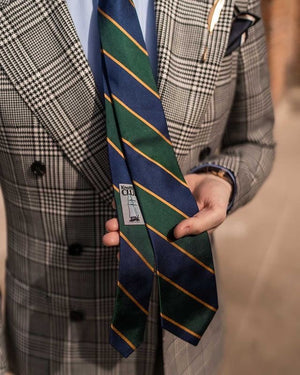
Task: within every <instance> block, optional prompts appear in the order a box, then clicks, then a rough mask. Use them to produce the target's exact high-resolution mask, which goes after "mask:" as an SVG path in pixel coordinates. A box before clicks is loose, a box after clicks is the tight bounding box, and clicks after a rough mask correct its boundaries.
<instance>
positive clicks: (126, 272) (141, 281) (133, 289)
mask: <svg viewBox="0 0 300 375" xmlns="http://www.w3.org/2000/svg"><path fill="white" fill-rule="evenodd" d="M145 236H147V232H146V230H145ZM120 242H121V243H120V245H121V249H120V250H121V251H120V265H119V280H120V283H121V284H122V285H123V286H124V287H125V289H127V290H128V292H129V293H130V294H132V296H133V297H134V298H135V299H136V300H137V301H138V302H139V303H140V304H141V305H142V306H143V307H144V308H145V309H146V310H148V303H149V298H150V294H151V290H152V281H153V272H152V271H151V270H150V269H149V268H148V267H147V266H146V264H145V263H144V262H143V261H142V260H141V258H140V257H139V256H138V255H137V254H136V253H135V252H134V251H133V250H132V249H131V247H130V246H129V245H128V244H127V242H126V241H124V239H123V238H121V239H120ZM149 263H150V262H149Z"/></svg>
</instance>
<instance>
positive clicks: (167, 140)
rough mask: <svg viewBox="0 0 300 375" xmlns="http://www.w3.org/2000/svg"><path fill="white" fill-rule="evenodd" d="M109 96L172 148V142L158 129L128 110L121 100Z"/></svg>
mask: <svg viewBox="0 0 300 375" xmlns="http://www.w3.org/2000/svg"><path fill="white" fill-rule="evenodd" d="M111 96H112V98H113V99H115V100H116V101H117V102H118V103H119V104H120V105H121V106H122V107H124V108H125V109H126V110H127V111H128V112H130V113H131V114H132V115H133V116H135V117H136V118H137V119H139V120H140V121H142V122H143V123H144V124H145V125H147V126H148V127H149V128H151V129H152V130H153V131H155V133H157V134H158V135H159V136H160V137H161V138H162V139H163V140H164V141H166V142H167V143H168V144H169V145H171V146H172V142H171V141H170V140H169V139H168V138H167V137H165V136H164V135H163V134H162V133H161V132H160V131H159V130H158V129H156V127H155V126H153V125H152V124H150V122H148V121H147V120H145V119H144V118H143V117H142V116H140V115H139V114H137V113H136V112H134V111H133V110H132V109H131V108H129V107H128V106H127V105H126V104H125V103H124V102H122V100H120V99H119V98H117V97H116V96H115V95H114V94H112V95H111Z"/></svg>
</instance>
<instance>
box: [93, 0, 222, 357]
mask: <svg viewBox="0 0 300 375" xmlns="http://www.w3.org/2000/svg"><path fill="white" fill-rule="evenodd" d="M98 11H99V25H100V28H99V29H100V38H101V45H102V54H103V56H104V59H103V61H104V68H103V71H104V72H105V74H104V77H105V82H106V85H105V94H104V96H105V108H106V125H107V136H108V143H109V156H110V163H111V170H112V179H113V183H114V190H115V198H116V203H117V210H118V216H119V223H120V236H121V240H120V241H121V253H120V276H119V281H118V295H117V300H116V307H115V313H114V317H113V322H112V325H111V329H112V331H111V338H110V342H111V343H112V345H113V346H114V347H115V348H116V349H118V350H119V351H120V352H121V353H122V354H123V355H124V356H125V357H127V356H128V355H129V354H131V353H132V351H133V350H135V349H136V347H137V346H138V345H140V343H141V342H142V338H143V332H144V327H145V323H146V317H147V314H148V311H147V309H148V302H149V297H150V292H151V284H152V274H153V272H156V273H157V275H158V285H159V294H160V311H161V313H160V315H161V322H162V327H163V328H165V329H167V330H169V331H170V332H172V333H174V334H175V335H177V336H179V337H181V338H182V339H184V340H186V341H188V342H190V343H191V344H194V345H197V343H198V342H199V340H200V338H201V335H202V334H203V333H204V331H205V329H206V328H207V326H208V324H209V322H210V321H211V319H212V318H213V316H214V313H215V312H216V310H217V307H218V303H217V290H216V281H215V276H214V269H213V259H212V254H211V249H210V243H209V238H208V235H207V233H202V234H200V235H198V236H192V237H191V236H188V237H185V238H182V239H180V240H177V241H175V240H173V241H171V240H170V239H169V238H170V234H171V232H172V229H173V228H174V227H175V226H176V225H177V224H178V223H179V222H180V221H181V220H183V219H185V218H188V217H190V216H193V215H194V214H196V213H197V212H198V208H197V204H196V202H195V199H194V198H193V196H192V194H191V192H190V190H189V188H188V186H187V184H186V182H185V180H184V177H183V175H182V172H181V171H180V168H179V166H178V163H177V160H176V156H175V154H174V150H173V147H172V143H171V141H170V137H169V133H168V129H167V124H166V120H165V116H164V112H163V108H162V105H161V101H160V97H159V94H158V92H157V88H156V85H155V81H154V77H153V73H152V71H151V66H150V60H149V57H148V53H147V50H146V47H145V43H144V40H143V36H142V32H141V29H140V26H139V22H138V17H137V14H136V11H135V7H134V3H133V2H132V1H130V0H120V1H117V2H115V1H114V2H112V1H109V0H106V1H103V0H100V1H99V8H98ZM122 184H129V185H131V186H132V187H133V188H132V191H133V190H134V191H135V195H136V198H137V201H138V202H139V205H140V207H141V211H142V214H143V217H144V220H145V224H144V223H142V225H141V226H139V225H126V222H125V219H124V217H122V205H121V199H120V194H121V191H120V189H119V188H118V186H122ZM123 216H124V212H123ZM152 249H153V250H152Z"/></svg>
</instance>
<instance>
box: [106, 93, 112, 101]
mask: <svg viewBox="0 0 300 375" xmlns="http://www.w3.org/2000/svg"><path fill="white" fill-rule="evenodd" d="M104 98H105V99H106V100H108V101H109V102H110V103H112V101H111V98H110V97H109V96H108V95H107V94H105V93H104Z"/></svg>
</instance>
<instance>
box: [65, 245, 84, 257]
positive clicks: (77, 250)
mask: <svg viewBox="0 0 300 375" xmlns="http://www.w3.org/2000/svg"><path fill="white" fill-rule="evenodd" d="M82 252H83V247H82V245H81V244H80V243H72V244H71V245H70V246H69V247H68V253H69V254H70V255H74V256H78V255H81V253H82Z"/></svg>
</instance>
